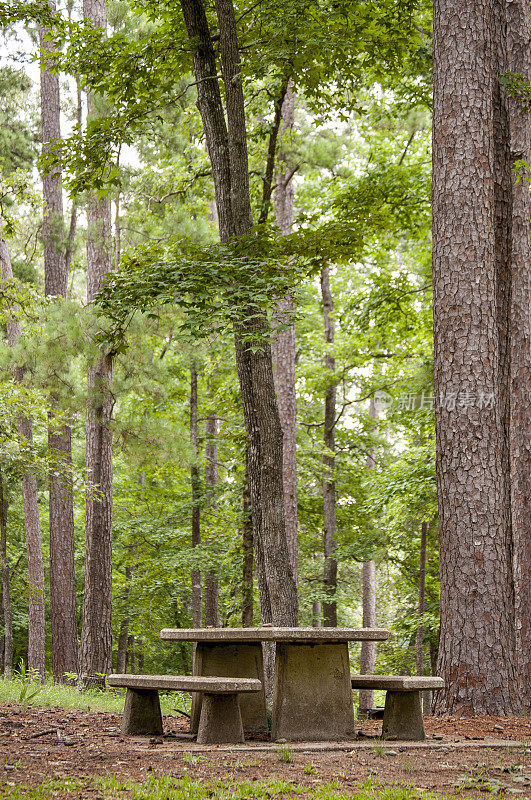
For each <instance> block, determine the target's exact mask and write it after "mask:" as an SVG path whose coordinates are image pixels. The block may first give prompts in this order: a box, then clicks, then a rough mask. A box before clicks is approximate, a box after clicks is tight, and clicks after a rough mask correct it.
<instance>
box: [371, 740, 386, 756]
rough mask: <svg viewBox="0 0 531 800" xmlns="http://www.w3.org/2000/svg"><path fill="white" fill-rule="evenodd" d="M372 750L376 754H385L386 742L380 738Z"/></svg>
mask: <svg viewBox="0 0 531 800" xmlns="http://www.w3.org/2000/svg"><path fill="white" fill-rule="evenodd" d="M372 751H373V753H374V755H375V756H383V754H384V753H385V742H384V741H383V739H379V741H377V742H375V743H374V744H373V746H372Z"/></svg>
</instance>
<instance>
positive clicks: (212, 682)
mask: <svg viewBox="0 0 531 800" xmlns="http://www.w3.org/2000/svg"><path fill="white" fill-rule="evenodd" d="M108 683H109V686H125V687H131V688H136V689H169V690H173V691H180V692H216V693H217V694H222V693H223V692H226V693H227V694H234V692H259V691H260V690H261V689H262V684H261V682H260V681H259V680H256V679H253V678H239V677H236V678H234V677H203V676H197V675H109V677H108Z"/></svg>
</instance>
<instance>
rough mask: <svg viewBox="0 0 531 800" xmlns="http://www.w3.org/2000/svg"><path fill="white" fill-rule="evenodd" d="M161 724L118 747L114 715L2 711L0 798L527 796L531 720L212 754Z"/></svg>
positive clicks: (218, 749)
mask: <svg viewBox="0 0 531 800" xmlns="http://www.w3.org/2000/svg"><path fill="white" fill-rule="evenodd" d="M164 723H165V735H164V736H163V737H160V738H152V739H150V738H149V737H144V738H141V737H131V738H124V737H123V736H122V735H121V733H120V717H119V716H118V715H115V714H108V713H104V712H97V713H94V712H82V711H75V712H74V711H65V710H64V709H52V710H48V709H38V708H28V709H27V710H23V709H22V708H21V707H20V706H16V705H13V704H4V705H0V796H1V795H2V785H4V787H5V786H6V785H7V786H13V785H16V784H25V785H29V786H36V785H38V784H40V783H41V782H43V781H44V780H47V779H50V778H64V777H67V776H68V777H71V776H75V777H79V778H90V777H93V776H102V775H106V774H108V775H117V776H122V777H127V778H131V779H134V780H139V781H142V780H143V779H145V778H146V776H150V775H154V774H157V773H165V774H171V775H175V776H177V777H181V776H184V775H188V776H190V777H191V778H202V777H208V778H209V779H211V778H216V777H220V778H222V777H226V776H227V775H232V776H236V777H238V778H242V779H243V778H245V779H248V780H262V779H264V778H266V777H281V778H283V779H284V780H287V781H291V782H293V783H300V784H302V785H305V786H308V787H312V788H315V787H316V786H317V785H319V784H323V783H327V782H330V781H333V780H336V781H337V782H338V784H339V787H340V788H344V790H345V791H346V792H347V793H350V792H352V793H354V791H355V789H356V786H359V785H360V784H363V783H366V782H367V780H368V779H370V780H371V781H372V783H373V785H375V784H380V785H385V786H390V785H396V784H406V785H408V786H414V787H416V788H417V789H420V790H422V791H427V790H429V791H434V792H436V793H437V794H442V795H454V794H461V795H463V794H464V795H465V796H467V797H481V796H482V795H483V796H484V793H487V792H491V793H493V794H503V795H504V796H506V797H509V796H511V795H512V796H515V797H522V798H524V797H531V720H529V719H516V718H495V717H481V718H478V717H476V718H473V719H470V718H452V719H449V718H448V719H444V718H443V719H434V718H431V717H426V718H425V724H426V733H427V740H426V741H425V742H422V743H406V742H395V741H388V742H386V743H382V742H381V741H380V740H379V738H378V735H379V730H380V726H381V722H376V721H360V722H359V729H360V734H359V736H358V737H357V739H355V740H352V741H350V742H342V743H332V744H330V743H328V744H327V743H293V744H289V743H287V744H283V745H278V744H272V743H269V742H264V741H249V742H246V743H245V745H237V746H211V747H204V746H203V747H201V746H199V745H196V744H195V742H194V741H193V739H192V737H191V736H190V735H189V734H187V731H188V720H187V719H186V718H185V717H182V716H169V717H165V720H164ZM86 796H87V797H89V796H90V794H89V793H87V795H86ZM79 797H80V798H82V797H85V795H84V794H82V795H79Z"/></svg>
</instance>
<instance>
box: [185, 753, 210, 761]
mask: <svg viewBox="0 0 531 800" xmlns="http://www.w3.org/2000/svg"><path fill="white" fill-rule="evenodd" d="M204 760H205V756H202V755H200V754H197V755H195V754H194V753H190V752H186V753H183V761H184V763H185V764H199V763H200V762H201V761H204Z"/></svg>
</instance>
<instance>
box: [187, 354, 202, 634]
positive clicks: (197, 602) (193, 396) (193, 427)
mask: <svg viewBox="0 0 531 800" xmlns="http://www.w3.org/2000/svg"><path fill="white" fill-rule="evenodd" d="M197 406H198V399H197V367H196V365H195V363H194V362H192V364H191V366H190V442H191V444H192V450H193V457H194V461H193V463H192V467H191V471H190V472H191V482H192V547H197V546H198V545H200V544H201V480H200V477H199V465H198V463H197V459H198V457H199V446H198V431H197ZM191 577H192V623H193V626H194V628H200V627H201V626H202V624H203V618H202V617H203V614H202V605H203V600H202V587H201V570H199V569H193V570H192V575H191Z"/></svg>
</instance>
